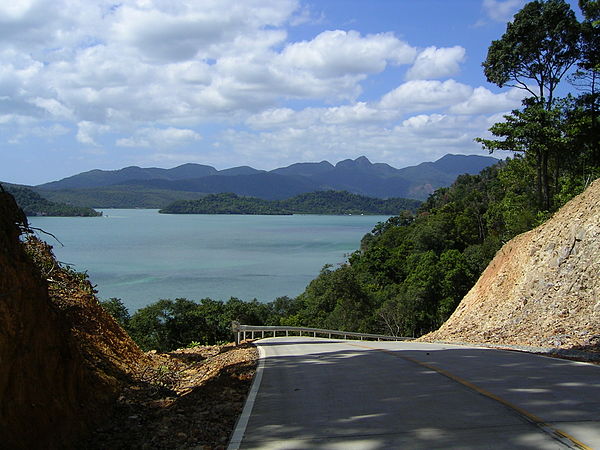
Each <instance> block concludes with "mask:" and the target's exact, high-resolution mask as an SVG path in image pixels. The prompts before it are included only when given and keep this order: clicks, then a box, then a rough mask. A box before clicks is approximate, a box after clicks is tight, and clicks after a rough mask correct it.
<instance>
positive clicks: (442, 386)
mask: <svg viewBox="0 0 600 450" xmlns="http://www.w3.org/2000/svg"><path fill="white" fill-rule="evenodd" d="M296 339H297V338H296ZM292 342H293V343H295V344H298V343H297V342H294V339H289V340H288V339H286V338H278V339H277V340H269V341H259V342H257V344H258V345H260V346H265V347H270V348H272V350H269V352H271V351H276V352H278V353H282V354H279V355H277V354H276V355H271V354H269V357H268V358H267V359H266V361H265V372H264V376H263V380H262V384H261V387H260V391H259V396H258V398H257V401H256V403H255V406H254V411H253V416H252V418H251V420H250V422H249V426H248V429H247V434H246V438H245V440H244V445H243V446H242V448H255V447H257V446H258V447H261V448H263V447H264V448H334V447H335V448H345V447H344V446H347V445H352V446H354V447H356V448H398V447H405V448H448V447H460V448H481V447H482V446H483V447H486V446H487V447H490V446H492V447H494V448H556V445H559V446H560V443H559V442H558V441H557V440H555V438H553V437H552V436H551V435H550V434H548V433H544V432H542V431H541V429H540V427H539V425H535V424H534V423H533V422H532V417H540V418H542V419H543V420H544V421H545V422H557V423H560V426H561V427H563V426H565V424H566V425H567V428H569V429H570V430H571V429H573V430H576V431H577V430H579V431H583V432H586V430H587V431H589V432H591V433H592V435H593V434H594V433H595V431H594V430H597V427H598V422H597V421H599V420H600V417H598V416H599V413H598V412H599V411H600V368H598V367H595V366H590V365H583V364H579V363H574V362H571V361H566V360H559V359H551V358H544V357H539V356H535V355H531V354H525V353H516V352H507V351H497V350H490V349H479V348H457V347H452V346H439V345H438V346H437V347H434V346H427V345H426V344H418V343H415V344H408V343H398V344H396V343H377V342H375V343H373V342H367V341H364V342H361V341H330V340H310V341H309V342H306V343H302V344H300V345H299V346H298V345H297V346H298V347H300V350H307V352H306V353H305V354H284V351H285V348H286V346H289V345H290V343H292ZM334 342H337V344H334ZM317 344H318V345H317ZM325 344H329V347H327V346H326V345H325ZM313 346H314V347H313ZM365 346H367V347H378V348H379V350H372V349H368V348H364V347H365ZM302 347H305V348H304V349H302ZM422 364H425V366H424V365H422ZM427 366H429V367H427ZM436 369H438V370H436ZM444 371H447V372H449V373H451V374H453V375H454V376H455V377H457V378H460V379H463V380H466V381H467V382H468V383H473V384H474V385H475V386H476V387H478V388H480V389H481V391H486V392H491V393H493V394H494V395H496V396H498V397H500V398H502V399H503V400H505V401H506V403H507V404H509V406H507V405H506V404H502V403H499V402H498V401H496V400H494V399H492V398H489V397H487V396H486V395H483V394H482V392H481V391H477V390H474V389H472V388H470V387H468V385H464V384H461V383H459V382H457V381H456V380H452V379H451V378H448V377H447V376H444V375H443V374H441V373H440V372H444ZM510 405H515V406H517V408H522V409H523V410H525V411H526V412H527V413H528V414H530V416H527V414H523V413H522V412H519V411H518V410H516V409H514V408H511V407H510ZM590 430H591V431H590ZM584 435H586V436H587V434H585V433H584ZM282 442H283V443H284V444H281V443H282ZM280 444H281V445H282V446H280ZM597 444H599V445H600V442H597ZM346 448H347V447H346Z"/></svg>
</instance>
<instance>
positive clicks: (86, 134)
mask: <svg viewBox="0 0 600 450" xmlns="http://www.w3.org/2000/svg"><path fill="white" fill-rule="evenodd" d="M109 130H110V128H109V127H108V126H107V125H102V124H97V123H94V122H90V121H87V120H84V121H81V122H79V123H78V124H77V140H78V141H79V142H81V143H82V144H86V145H94V146H96V145H99V144H98V143H97V142H96V139H95V138H96V136H97V135H101V134H104V133H107V132H108V131H109Z"/></svg>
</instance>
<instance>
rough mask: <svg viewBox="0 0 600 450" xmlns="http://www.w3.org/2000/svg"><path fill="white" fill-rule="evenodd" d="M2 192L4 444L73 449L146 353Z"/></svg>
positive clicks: (0, 397) (0, 410)
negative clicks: (28, 233) (30, 233)
mask: <svg viewBox="0 0 600 450" xmlns="http://www.w3.org/2000/svg"><path fill="white" fill-rule="evenodd" d="M26 227H27V221H26V218H25V216H24V215H23V213H22V211H20V210H19V208H18V207H17V205H16V203H15V201H14V199H13V198H12V197H11V196H10V195H9V194H7V193H5V192H4V191H2V190H0V442H1V444H0V447H3V448H69V447H73V446H75V445H76V442H77V440H78V439H79V438H80V437H81V436H82V435H83V434H84V433H85V432H86V431H87V430H88V429H89V428H90V427H91V426H92V425H95V424H96V423H97V422H98V421H99V420H102V418H103V415H105V414H107V413H108V412H109V411H108V409H107V408H109V405H110V403H111V400H113V399H114V397H115V395H116V394H117V392H118V389H119V387H120V386H121V385H122V384H123V383H125V382H126V380H127V379H128V378H129V377H130V376H131V375H132V374H133V373H135V371H136V369H137V367H138V364H139V363H140V362H142V361H143V360H144V355H143V353H142V352H141V351H140V350H139V348H138V347H137V346H136V345H135V344H134V343H133V341H131V340H130V339H129V337H128V336H127V335H126V334H125V332H124V331H123V330H122V329H121V328H120V327H119V326H118V325H117V324H116V322H115V321H114V320H113V319H112V318H111V317H110V316H108V315H107V314H106V313H105V312H104V310H103V309H102V308H101V306H100V305H99V304H98V301H97V299H96V298H95V296H94V293H93V289H92V287H91V285H90V283H89V281H87V280H86V279H85V277H82V276H80V275H78V274H76V273H74V272H72V271H70V270H68V269H65V268H62V267H60V265H59V264H58V263H57V262H56V260H55V259H54V257H53V256H52V253H51V251H50V247H49V246H47V245H46V244H44V243H43V242H40V241H38V240H37V239H35V238H33V239H31V240H30V241H29V243H27V244H24V243H23V242H21V240H20V236H21V234H22V232H23V230H24V229H25V228H26Z"/></svg>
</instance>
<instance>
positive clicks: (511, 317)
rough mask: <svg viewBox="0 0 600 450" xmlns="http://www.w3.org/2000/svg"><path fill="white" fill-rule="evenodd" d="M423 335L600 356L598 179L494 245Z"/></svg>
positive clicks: (584, 355) (599, 213) (565, 353)
mask: <svg viewBox="0 0 600 450" xmlns="http://www.w3.org/2000/svg"><path fill="white" fill-rule="evenodd" d="M421 339H422V340H424V341H435V340H437V341H449V342H465V343H481V344H490V345H495V346H503V345H504V346H513V347H518V346H522V347H526V348H527V349H533V350H536V349H538V350H540V351H544V352H549V353H555V354H557V355H559V356H569V355H573V356H577V355H578V357H579V358H583V359H586V355H587V359H591V360H594V359H599V357H600V180H596V181H595V182H594V183H592V185H591V186H590V187H589V188H588V189H587V190H586V191H585V192H584V193H582V194H581V195H579V196H577V197H575V198H574V199H573V200H571V201H570V202H568V203H567V204H566V205H565V206H564V207H563V208H561V209H560V210H559V211H558V212H557V213H556V214H555V215H554V216H553V217H552V218H551V219H550V220H548V221H547V222H546V223H544V224H543V225H541V226H539V227H537V228H536V229H534V230H531V231H529V232H527V233H523V234H521V235H519V236H517V237H515V238H514V239H512V240H511V241H509V242H508V243H507V244H506V245H504V246H503V247H502V249H500V251H498V253H497V254H496V256H495V258H494V259H493V260H492V262H491V263H490V264H489V266H488V267H487V268H486V270H485V271H484V272H483V274H482V275H481V277H480V279H479V280H478V281H477V283H476V284H475V286H474V287H473V288H472V289H471V291H469V293H468V294H467V295H466V296H465V297H464V298H463V300H462V301H461V303H460V304H459V306H458V308H457V309H456V311H455V312H454V314H452V316H451V317H450V318H449V319H448V320H447V321H446V323H445V324H444V325H443V326H442V327H441V328H440V329H439V330H437V331H435V332H433V333H430V334H428V335H426V336H424V337H423V338H421Z"/></svg>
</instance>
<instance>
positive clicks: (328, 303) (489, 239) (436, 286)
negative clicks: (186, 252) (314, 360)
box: [117, 0, 600, 346]
mask: <svg viewBox="0 0 600 450" xmlns="http://www.w3.org/2000/svg"><path fill="white" fill-rule="evenodd" d="M580 6H581V10H582V12H583V15H584V20H583V22H581V23H578V22H577V19H576V17H575V15H574V13H573V11H572V10H571V9H570V7H569V5H568V4H567V3H565V2H564V1H563V0H547V1H533V2H530V3H528V4H527V5H526V6H525V7H524V8H523V9H522V10H521V11H520V12H519V13H517V14H516V15H515V18H514V21H513V22H512V23H509V24H508V25H507V31H506V33H505V34H504V35H503V36H502V37H501V38H500V39H499V40H497V41H494V42H493V43H492V45H491V46H490V48H489V52H488V56H487V59H486V61H485V62H484V69H485V74H486V77H487V78H488V80H489V81H490V82H493V83H496V84H497V85H498V86H500V87H502V86H516V87H520V88H521V89H524V90H525V91H527V92H528V93H529V94H530V97H528V98H527V99H525V100H524V101H523V105H522V107H521V108H520V109H516V110H514V111H512V112H511V113H510V114H507V115H506V116H505V120H504V121H502V122H500V123H497V124H495V125H493V126H492V127H491V129H490V131H491V133H492V134H493V136H494V139H477V140H478V141H479V142H480V143H481V144H482V146H483V147H484V148H486V149H488V150H489V151H490V152H496V151H499V150H509V151H511V152H513V157H512V158H509V159H507V160H506V161H502V162H500V163H498V164H496V165H494V166H492V167H489V168H486V169H484V170H483V171H481V173H479V174H476V175H462V176H459V177H458V179H457V180H456V181H455V182H454V183H453V184H452V185H451V186H450V187H446V188H441V189H438V190H436V191H435V192H434V193H433V194H432V195H431V196H430V197H429V198H428V199H427V201H426V202H425V203H423V205H422V206H421V207H420V208H419V209H418V211H417V212H416V213H410V212H403V213H402V214H400V215H399V216H395V217H392V218H390V219H389V220H388V221H387V222H385V223H380V224H378V225H377V226H376V227H375V228H374V229H373V231H372V232H371V233H369V234H367V235H366V236H365V237H364V238H363V240H362V242H361V247H360V250H358V251H356V252H355V253H354V254H352V255H351V256H350V257H349V259H348V262H347V263H346V264H344V265H342V266H341V267H337V268H334V267H330V266H326V267H324V268H323V270H322V271H321V273H320V275H319V276H318V277H317V278H316V279H315V280H313V281H312V282H311V283H310V284H309V285H308V286H307V288H306V290H305V291H304V292H303V293H302V294H301V295H299V296H298V297H296V298H294V299H289V298H285V297H284V298H280V299H277V300H276V301H275V302H272V303H268V304H264V303H260V302H257V301H255V302H249V303H243V302H240V301H239V300H237V299H232V300H230V301H229V302H225V303H224V302H216V301H213V300H210V299H204V300H201V301H200V302H199V303H194V302H191V301H189V300H185V299H179V300H177V301H175V302H173V301H170V300H167V301H165V302H164V303H161V304H160V305H159V304H155V305H151V306H148V307H146V308H143V309H141V310H139V311H137V312H136V313H135V314H134V315H133V317H132V318H131V321H130V322H129V329H130V330H131V332H132V333H133V335H134V336H136V335H140V330H143V329H145V328H144V327H148V326H152V327H155V328H156V329H160V330H163V332H166V331H164V330H166V329H169V330H173V331H169V333H174V334H177V333H179V335H178V337H177V338H173V340H172V341H171V342H175V341H178V342H184V341H185V339H186V338H185V336H181V331H177V330H181V329H182V328H181V327H180V326H179V324H182V323H188V324H189V326H190V327H192V328H194V327H196V332H195V333H191V334H190V336H191V335H192V334H193V335H194V336H204V339H206V341H207V342H212V341H214V340H215V339H217V340H218V339H219V336H224V333H225V327H226V324H225V322H226V319H227V320H228V319H230V318H235V319H236V320H240V321H241V322H245V323H249V324H271V325H276V324H282V325H283V324H285V325H298V326H314V327H322V328H333V329H340V330H348V331H362V332H375V333H388V334H393V335H404V336H421V335H423V334H426V333H428V332H430V331H433V330H435V329H437V328H439V327H440V326H441V325H442V324H443V323H444V322H445V321H446V320H447V319H448V317H449V316H450V315H451V314H452V312H453V311H454V310H455V308H456V306H457V305H458V304H459V302H460V301H461V299H462V298H463V297H464V296H465V294H466V293H467V292H468V291H469V290H470V289H471V287H473V285H474V284H475V282H476V281H477V279H478V278H479V276H480V275H481V274H482V272H483V271H484V269H485V268H486V267H487V265H488V263H489V262H490V261H491V260H492V258H493V257H494V255H495V254H496V252H497V251H498V250H499V249H500V248H501V247H502V245H503V244H504V243H506V242H508V241H509V240H510V239H512V238H513V237H515V236H517V235H519V234H521V233H523V232H526V231H528V230H531V229H532V228H534V227H536V226H537V225H540V224H542V223H544V222H545V221H546V220H547V219H548V218H549V217H551V216H552V215H553V214H554V213H555V212H556V211H557V210H558V209H559V208H560V207H561V206H563V205H564V204H565V203H566V202H568V201H569V200H570V199H572V198H573V197H575V196H576V195H578V194H580V193H582V192H583V191H584V190H585V189H586V188H587V187H589V186H590V185H591V184H592V182H593V181H594V180H595V179H597V178H598V177H600V133H598V129H599V116H598V107H599V106H600V104H599V103H600V97H599V96H598V80H599V75H600V59H599V58H600V51H599V49H600V46H599V45H600V38H599V37H598V36H599V33H598V29H599V26H600V22H599V21H600V8H599V7H598V2H597V1H590V0H581V1H580ZM565 82H569V83H572V84H573V85H575V86H576V87H577V88H578V89H579V90H578V91H577V95H573V94H569V95H567V96H566V97H563V98H560V97H558V96H557V87H558V86H559V85H560V84H561V83H563V84H564V83H565ZM188 302H189V303H188ZM117 303H118V301H117ZM165 318H166V319H165ZM194 321H195V322H194ZM142 324H143V326H142ZM184 328H185V327H184ZM186 329H187V328H186ZM203 330H212V331H211V332H210V333H212V334H210V333H209V334H206V332H205V331H203ZM215 330H216V331H215ZM186 332H187V331H186ZM203 333H204V334H203ZM165 342H166V341H165ZM142 345H144V344H142ZM165 345H167V344H165ZM167 346H168V345H167Z"/></svg>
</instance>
